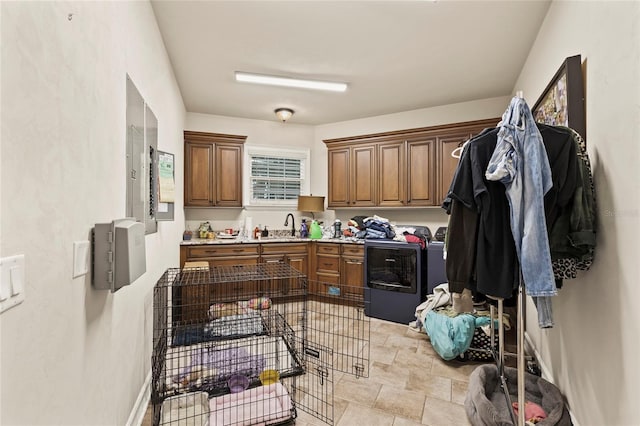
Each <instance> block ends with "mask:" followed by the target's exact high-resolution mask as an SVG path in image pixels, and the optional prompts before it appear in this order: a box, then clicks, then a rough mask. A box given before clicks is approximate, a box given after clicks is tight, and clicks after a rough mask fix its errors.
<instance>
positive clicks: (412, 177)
mask: <svg viewBox="0 0 640 426" xmlns="http://www.w3.org/2000/svg"><path fill="white" fill-rule="evenodd" d="M435 145H436V140H435V138H426V139H423V140H413V141H409V142H407V158H408V161H407V164H408V166H407V205H408V206H410V207H415V206H432V205H434V204H435V202H436V196H435V188H436V185H435V175H436V174H435V171H436V163H435Z"/></svg>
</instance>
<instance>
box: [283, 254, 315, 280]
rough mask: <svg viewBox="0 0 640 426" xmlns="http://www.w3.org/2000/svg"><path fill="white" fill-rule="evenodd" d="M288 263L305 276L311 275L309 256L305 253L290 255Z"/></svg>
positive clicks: (287, 259)
mask: <svg viewBox="0 0 640 426" xmlns="http://www.w3.org/2000/svg"><path fill="white" fill-rule="evenodd" d="M286 262H287V263H288V264H289V266H291V267H292V268H293V269H295V270H296V271H299V272H302V273H303V274H305V275H308V273H309V256H308V255H307V254H306V253H305V254H303V253H295V254H288V255H287V258H286Z"/></svg>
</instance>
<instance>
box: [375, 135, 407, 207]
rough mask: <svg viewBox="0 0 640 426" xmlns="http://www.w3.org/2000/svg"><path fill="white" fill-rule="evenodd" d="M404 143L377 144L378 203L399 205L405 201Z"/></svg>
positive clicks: (390, 205) (381, 204)
mask: <svg viewBox="0 0 640 426" xmlns="http://www.w3.org/2000/svg"><path fill="white" fill-rule="evenodd" d="M405 157H406V155H405V144H404V141H402V142H392V143H385V144H380V145H378V173H377V175H378V179H379V185H378V186H379V191H378V205H379V206H386V207H401V206H403V205H404V204H405V202H406V197H405V186H406V170H405V166H404V164H405Z"/></svg>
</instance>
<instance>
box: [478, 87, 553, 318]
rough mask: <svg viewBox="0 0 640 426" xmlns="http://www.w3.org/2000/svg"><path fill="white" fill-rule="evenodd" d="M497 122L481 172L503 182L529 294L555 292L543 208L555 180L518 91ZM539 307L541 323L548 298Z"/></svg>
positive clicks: (540, 140) (537, 131)
mask: <svg viewBox="0 0 640 426" xmlns="http://www.w3.org/2000/svg"><path fill="white" fill-rule="evenodd" d="M498 126H499V127H500V131H499V133H498V141H497V144H496V148H495V151H494V152H493V156H492V157H491V160H490V161H489V165H488V167H487V171H486V173H485V177H486V178H487V179H488V180H494V181H500V182H502V183H503V184H504V185H505V188H506V194H507V198H508V200H509V205H510V207H511V218H510V219H511V232H512V233H513V239H514V241H515V244H516V252H517V254H518V259H519V261H520V268H521V270H522V277H523V279H524V283H525V285H526V291H527V294H528V295H530V296H553V295H556V294H557V289H556V285H555V280H554V276H553V268H552V265H551V251H550V249H549V238H548V234H547V225H546V221H545V212H544V194H546V193H547V192H548V191H549V190H550V189H551V187H552V186H553V180H552V176H551V167H550V166H549V160H548V158H547V153H546V151H545V148H544V143H543V140H542V136H541V135H540V131H539V130H538V128H537V127H536V124H535V121H534V119H533V115H532V114H531V110H530V109H529V106H528V105H527V103H526V102H525V101H524V99H522V98H519V97H514V98H513V99H512V100H511V103H510V105H509V108H507V110H506V111H505V113H504V115H503V116H502V121H501V122H500V124H499V125H498ZM537 302H539V301H537ZM547 302H550V301H548V300H547V301H545V302H543V303H547ZM540 308H543V306H540ZM547 308H548V309H547ZM541 311H544V312H546V314H545V315H543V316H546V315H547V314H548V315H549V318H546V319H544V318H541V317H540V316H539V322H540V320H541V319H542V320H543V321H542V322H541V324H540V325H541V326H543V322H550V321H551V318H550V315H551V312H550V303H549V306H545V307H544V308H543V309H541V310H539V315H542V312H541ZM545 326H549V324H546V325H545Z"/></svg>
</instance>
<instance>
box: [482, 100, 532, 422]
mask: <svg viewBox="0 0 640 426" xmlns="http://www.w3.org/2000/svg"><path fill="white" fill-rule="evenodd" d="M516 96H517V97H519V98H521V99H522V98H524V95H523V92H522V91H520V90H519V91H517V92H516ZM524 295H525V292H524V280H523V278H522V271H521V270H520V268H518V296H517V302H516V305H517V308H516V309H517V319H516V330H517V337H516V359H517V370H518V374H517V378H518V379H517V380H518V383H517V385H518V416H517V418H516V415H515V413H514V411H513V408H512V402H511V395H510V394H509V388H508V386H507V379H506V377H505V375H504V357H505V350H504V324H503V322H504V321H503V311H504V299H503V298H495V299H494V300H497V302H498V353H497V354H496V353H495V352H494V354H493V356H494V359H495V361H496V366H497V368H498V374H499V376H500V385H501V387H502V391H503V393H504V396H505V399H506V402H507V407H508V408H509V414H510V416H511V421H512V422H513V424H514V425H518V426H524V424H525V418H524V417H525V416H524V412H525V410H524V407H525V403H526V402H525V386H524V382H525V378H524V363H525V355H524V325H525V323H524V306H525V296H524ZM494 313H495V307H494V306H493V304H491V307H490V316H491V324H492V326H491V350H493V348H494V347H495V346H494V343H495V331H494V327H493V324H494Z"/></svg>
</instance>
